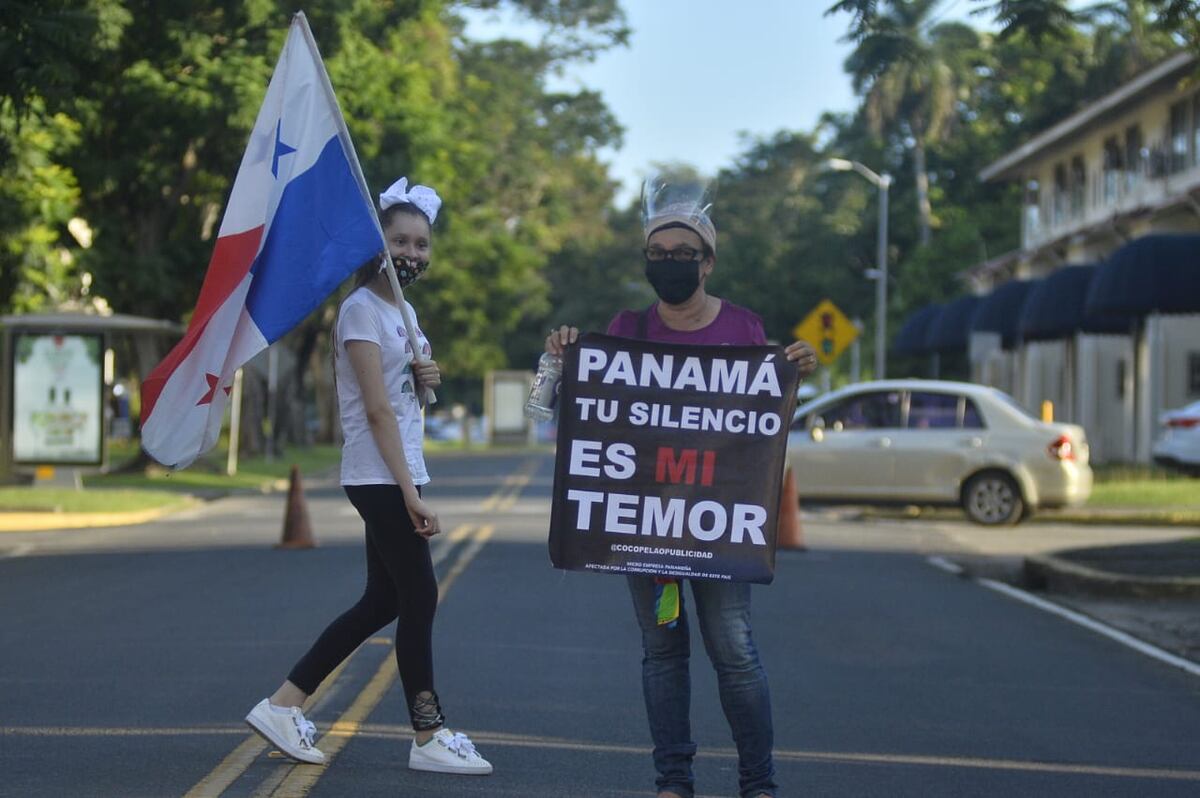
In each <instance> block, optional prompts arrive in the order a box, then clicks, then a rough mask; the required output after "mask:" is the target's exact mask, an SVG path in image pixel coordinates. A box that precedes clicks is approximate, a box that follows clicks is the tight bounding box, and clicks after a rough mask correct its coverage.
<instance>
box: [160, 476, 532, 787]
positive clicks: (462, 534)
mask: <svg viewBox="0 0 1200 798" xmlns="http://www.w3.org/2000/svg"><path fill="white" fill-rule="evenodd" d="M536 468H537V460H534V459H531V460H528V461H527V462H526V463H525V464H524V466H522V468H521V469H520V470H519V471H518V472H517V473H516V474H511V475H509V476H508V477H506V478H505V480H504V483H503V484H502V485H501V487H500V488H498V489H497V490H496V491H495V492H494V493H493V494H492V495H491V496H489V497H488V498H487V499H486V500H484V502H483V503H482V504H481V505H480V509H481V510H483V511H485V512H486V511H489V510H494V509H496V508H497V505H498V504H499V502H500V499H501V498H502V497H503V498H506V499H508V500H509V503H508V505H507V506H510V507H511V506H512V503H514V502H515V501H516V496H517V494H519V493H520V491H521V489H522V487H524V486H525V485H527V484H528V483H529V479H530V476H531V475H532V473H533V471H534V470H535V469H536ZM473 529H475V527H474V525H472V524H461V525H459V526H457V527H455V528H454V529H453V530H452V531H451V532H450V534H449V535H447V536H446V538H445V539H444V540H445V543H443V544H441V545H440V546H439V547H438V548H436V549H435V550H434V551H433V553H432V556H433V564H434V565H438V564H439V563H440V562H441V561H442V560H443V559H445V558H446V557H447V556H448V555H449V553H450V551H451V549H452V548H453V545H454V544H456V543H458V542H460V541H461V540H463V539H465V538H467V537H468V536H469V535H470V534H471V532H472V530H473ZM494 531H495V527H494V526H491V525H487V526H483V527H480V528H479V529H478V531H477V532H476V533H475V535H474V540H473V541H472V543H471V544H470V545H469V546H467V547H466V548H465V549H464V550H463V552H462V554H461V555H460V556H459V558H458V560H457V561H456V562H455V564H454V566H453V567H452V568H451V569H450V572H449V573H447V574H446V577H445V578H444V579H443V580H442V581H441V583H440V584H439V585H438V601H439V603H440V602H441V600H442V598H443V597H444V596H445V595H446V591H447V590H449V589H450V586H451V585H452V584H453V583H454V580H455V579H457V578H458V576H459V574H461V573H462V572H463V570H464V569H465V568H466V567H467V565H469V564H470V562H471V560H472V559H474V557H475V555H476V554H477V553H478V552H479V549H481V548H482V547H483V545H484V543H486V542H487V541H488V539H490V538H491V536H492V533H493V532H494ZM371 642H375V640H374V639H373V640H372V641H371ZM351 656H353V655H351ZM349 661H350V657H347V658H346V659H345V660H344V661H343V662H342V663H341V664H340V665H339V666H338V667H337V669H336V670H334V672H333V673H331V674H330V675H329V678H327V679H326V680H325V682H324V684H322V686H321V688H320V689H319V690H318V691H317V695H318V696H320V695H322V694H323V691H324V690H325V688H327V687H329V686H331V685H332V684H333V683H334V682H335V681H336V680H337V677H338V676H339V675H340V674H341V671H342V669H343V668H344V667H345V666H346V663H347V662H349ZM388 672H390V673H391V676H390V678H389V679H388V680H387V684H386V685H384V686H383V688H382V689H381V690H380V692H379V695H378V696H374V697H373V700H370V701H364V696H367V694H368V691H371V690H373V689H374V688H373V685H375V681H376V679H382V678H384V677H382V676H381V674H382V673H388ZM396 676H397V674H396V672H395V667H394V666H393V665H392V660H391V658H388V659H386V660H384V663H383V664H382V665H381V666H380V669H379V670H378V671H376V673H375V676H373V677H372V679H371V682H369V683H368V684H367V687H366V688H364V689H363V691H362V693H360V694H359V696H358V697H357V698H356V699H355V701H354V703H353V704H352V705H351V707H350V709H348V710H346V712H345V713H343V715H342V717H341V718H339V719H338V721H337V722H335V724H334V729H337V728H338V726H337V724H338V723H340V722H342V720H343V719H346V718H347V716H348V715H350V713H351V711H353V710H355V708H356V707H358V706H359V704H360V702H363V706H366V705H367V703H369V706H367V708H366V715H369V714H370V712H371V711H372V710H374V708H375V706H376V705H378V703H379V701H380V699H382V697H383V693H384V692H386V691H387V688H388V687H390V686H391V684H392V681H394V680H395V678H396ZM314 706H315V704H314ZM310 711H311V710H310ZM366 715H364V716H363V717H364V718H365V717H366ZM347 722H355V723H357V722H359V721H353V718H352V717H351V719H350V720H348V721H347ZM351 736H353V734H352V733H350V734H345V729H343V730H342V733H341V734H340V735H339V736H336V737H335V736H334V732H333V730H331V731H330V733H329V734H327V735H325V737H322V738H321V740H322V742H321V748H322V750H323V751H324V752H325V755H326V765H325V766H324V767H328V766H329V763H330V762H331V761H332V759H333V756H332V753H331V752H330V749H329V746H332V745H336V748H335V749H334V750H335V751H340V750H341V748H342V746H344V745H345V742H340V744H339V741H341V740H349V738H350V737H351ZM326 737H328V738H330V739H329V743H328V744H327V743H326V742H325V738H326ZM266 748H267V744H266V742H265V741H263V740H262V739H261V738H260V737H259V736H258V735H251V736H250V737H248V738H247V739H246V740H244V741H243V742H242V743H241V744H240V745H239V746H238V747H237V748H235V749H234V750H233V751H232V752H231V753H230V754H229V755H228V756H227V757H225V759H223V760H222V761H221V762H220V763H219V764H218V765H217V766H216V767H215V768H214V769H213V770H212V772H210V773H209V774H208V775H207V776H205V777H204V778H203V779H201V781H200V782H199V783H197V784H196V786H195V787H193V788H192V789H191V790H189V791H188V792H187V793H186V794H185V795H184V798H217V796H220V795H221V793H223V792H224V791H225V790H227V789H228V788H229V787H230V785H232V784H233V782H235V781H237V779H238V778H240V777H241V776H242V774H243V773H245V772H246V771H247V770H248V769H249V768H250V765H251V764H252V763H253V761H254V760H255V759H256V758H257V757H258V756H259V755H260V754H261V753H262V752H263V751H264V750H266ZM289 767H291V768H292V771H293V772H292V773H289V775H288V777H287V778H286V779H284V781H283V782H282V783H281V784H279V786H278V787H277V788H276V789H275V793H278V794H279V795H281V796H282V795H287V796H291V795H294V794H295V795H303V794H305V793H307V792H308V790H309V789H311V788H312V784H315V783H316V781H317V779H318V778H320V776H321V774H322V773H323V772H324V767H316V766H313V765H305V766H302V767H297V766H295V765H290V766H289ZM303 772H308V773H311V774H312V776H311V782H308V783H307V786H304V787H296V789H300V790H302V791H301V792H298V793H292V792H282V793H280V792H279V790H281V789H284V788H285V786H287V785H292V784H293V783H292V781H291V779H292V776H293V775H296V774H299V773H303ZM305 778H306V779H307V778H309V777H305ZM297 779H299V777H298V776H297ZM269 781H271V782H273V781H274V779H270V780H269ZM264 786H265V785H264ZM293 786H294V785H293ZM288 789H292V787H288ZM256 795H257V792H256Z"/></svg>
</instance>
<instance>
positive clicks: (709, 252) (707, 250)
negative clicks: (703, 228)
mask: <svg viewBox="0 0 1200 798" xmlns="http://www.w3.org/2000/svg"><path fill="white" fill-rule="evenodd" d="M672 227H678V228H679V229H680V230H688V231H690V232H692V233H696V229H695V228H694V227H692V226H691V225H686V224H684V223H683V222H667V223H666V224H664V225H663V226H662V227H656V228H654V229H653V230H651V231H650V235H649V236H646V238H649V237H650V236H652V235H654V234H655V233H657V232H658V231H659V230H670V229H671V228H672ZM696 235H697V236H699V235H700V234H699V233H696ZM700 251H701V253H703V255H704V257H706V258H711V257H712V256H713V254H714V253H713V249H712V247H710V246H709V245H708V242H707V241H705V240H704V239H703V238H701V239H700Z"/></svg>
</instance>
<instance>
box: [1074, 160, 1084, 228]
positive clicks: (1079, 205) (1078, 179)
mask: <svg viewBox="0 0 1200 798" xmlns="http://www.w3.org/2000/svg"><path fill="white" fill-rule="evenodd" d="M1086 197H1087V170H1086V169H1085V168H1084V165H1083V156H1082V155H1076V156H1075V157H1074V158H1072V159H1071V218H1073V219H1074V218H1078V217H1080V216H1083V204H1084V199H1085V198H1086Z"/></svg>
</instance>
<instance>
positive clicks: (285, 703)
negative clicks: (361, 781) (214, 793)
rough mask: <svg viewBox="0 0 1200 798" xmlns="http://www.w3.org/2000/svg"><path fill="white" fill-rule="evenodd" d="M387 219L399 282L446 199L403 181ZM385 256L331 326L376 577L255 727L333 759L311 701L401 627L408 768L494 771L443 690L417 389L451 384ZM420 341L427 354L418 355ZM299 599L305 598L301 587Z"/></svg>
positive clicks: (261, 708) (260, 712)
mask: <svg viewBox="0 0 1200 798" xmlns="http://www.w3.org/2000/svg"><path fill="white" fill-rule="evenodd" d="M379 203H380V224H381V226H382V228H383V232H384V237H385V238H386V239H387V244H388V249H389V251H390V253H391V256H392V259H393V261H395V265H396V276H397V278H398V279H399V281H400V285H401V287H404V286H406V285H408V284H410V283H412V282H414V281H415V280H416V279H417V278H418V277H419V276H420V275H421V274H422V273H423V272H424V271H425V269H426V268H427V267H428V265H429V256H430V251H431V248H432V244H433V241H432V225H433V221H434V219H435V218H437V212H438V209H439V208H440V207H441V204H442V201H441V199H440V198H439V197H438V195H437V194H436V193H435V192H434V191H433V189H431V188H428V187H426V186H413V187H412V188H411V189H409V188H408V181H407V180H406V179H405V178H401V179H400V180H399V181H397V182H396V183H395V184H393V185H392V186H391V188H389V189H388V190H387V191H386V192H384V193H383V194H382V195H380V197H379ZM396 299H397V298H396V296H395V294H394V293H393V291H392V288H391V284H390V280H389V277H388V274H387V272H386V262H385V261H384V259H383V258H382V257H378V258H372V259H371V260H370V261H369V262H367V263H365V264H363V266H362V268H361V269H359V272H358V274H357V275H356V279H355V286H354V289H353V290H352V291H351V292H350V295H349V296H347V297H346V299H345V301H343V302H342V305H341V307H340V308H339V309H338V315H337V318H336V319H335V321H334V325H333V327H334V329H333V350H334V356H333V363H334V382H335V383H336V385H337V397H338V410H339V413H340V417H341V422H342V432H343V435H344V438H345V444H344V445H343V447H342V473H341V482H342V487H343V489H344V490H345V491H346V495H347V496H348V497H349V499H350V503H351V504H353V505H354V509H355V510H357V511H358V514H359V515H360V516H361V517H362V519H363V522H364V524H365V525H366V549H367V552H366V553H367V584H366V587H365V589H364V591H363V595H362V598H360V599H359V600H358V603H356V604H355V605H354V606H353V607H351V608H350V609H348V610H346V612H344V613H342V615H341V616H339V617H338V618H336V619H335V620H334V621H333V622H332V623H331V624H330V625H329V626H328V627H327V628H326V629H325V631H324V632H322V633H321V635H320V637H318V638H317V640H316V642H315V643H313V645H312V647H311V648H310V649H309V650H308V652H307V653H306V654H305V655H304V656H303V657H301V658H300V661H299V662H297V663H296V665H295V667H293V668H292V670H291V673H289V674H288V677H287V680H286V681H284V683H283V684H282V685H280V687H279V689H278V690H276V691H275V693H274V694H273V695H271V696H270V697H269V698H264V699H263V700H262V701H261V702H259V703H258V705H257V706H255V707H254V709H253V710H251V712H250V714H249V715H247V716H246V723H248V724H249V725H250V727H251V728H252V729H254V731H256V732H258V733H259V734H260V735H262V736H263V737H264V738H266V739H267V740H268V741H269V742H271V743H272V744H274V745H276V746H278V747H279V749H280V750H281V751H283V753H285V754H287V755H288V756H290V757H291V758H293V759H296V760H298V761H301V762H309V763H312V764H324V763H325V754H324V753H322V752H321V751H320V749H318V748H317V747H316V745H315V743H314V740H313V737H314V735H315V733H316V729H315V727H314V726H313V724H312V723H311V722H310V721H308V720H307V719H305V717H304V713H303V712H302V711H301V707H302V706H303V704H304V702H305V701H306V700H307V699H308V697H309V696H310V695H312V694H313V692H315V691H316V689H317V686H318V685H320V684H321V682H322V681H324V680H325V678H326V677H327V676H329V674H330V673H332V672H333V670H334V668H336V667H337V666H338V664H339V663H341V662H342V660H344V659H345V658H346V657H348V656H350V654H351V653H352V652H353V651H354V650H355V649H356V648H358V646H359V645H361V644H362V643H363V642H364V641H365V640H366V639H367V638H369V637H370V636H371V635H373V634H375V633H376V632H378V631H379V630H380V629H381V628H383V627H384V626H386V625H387V624H389V623H391V622H392V621H397V623H396V664H397V665H398V666H399V670H400V681H401V684H402V686H403V688H404V697H405V700H406V702H407V705H408V714H409V720H410V721H411V723H412V727H413V730H414V739H413V742H412V747H411V749H410V750H409V756H408V766H409V767H410V768H412V769H414V770H425V771H434V772H438V773H459V774H466V775H486V774H488V773H491V772H492V766H491V765H490V764H489V763H488V761H487V760H486V759H484V758H483V757H481V756H480V755H479V753H478V752H477V751H476V750H475V746H474V745H472V744H471V741H470V740H469V739H468V738H467V736H466V735H465V734H460V733H456V732H452V731H450V730H449V729H447V728H446V727H445V725H444V724H445V718H443V716H442V708H441V705H440V704H439V702H438V696H437V693H436V692H434V689H433V615H434V611H435V610H436V609H437V602H438V586H437V578H436V576H435V575H434V570H433V562H432V560H431V558H430V553H429V539H430V538H431V537H433V536H434V535H436V534H438V533H439V532H441V528H440V525H439V521H438V516H437V513H436V512H434V510H433V508H432V507H430V506H429V505H428V504H426V503H425V501H424V500H423V499H422V497H421V486H422V485H424V484H426V483H428V482H429V475H428V474H427V473H426V470H425V458H424V455H423V453H422V445H423V440H424V439H423V428H422V421H421V407H420V403H419V402H418V400H417V392H418V391H421V390H425V389H432V388H436V387H437V386H438V385H440V384H441V374H440V372H439V371H438V367H437V364H436V363H434V362H433V361H432V360H430V359H428V355H429V352H430V349H429V342H428V341H427V340H426V339H425V336H424V335H423V334H422V333H421V331H420V329H419V328H416V327H415V314H413V311H412V306H411V305H410V306H409V307H408V312H409V314H410V318H413V319H414V332H415V334H416V336H417V339H418V340H417V341H416V342H412V341H410V340H409V338H408V335H407V333H406V324H405V319H404V315H403V314H402V313H401V310H400V307H399V305H398V304H397V301H396ZM414 344H415V346H417V347H420V350H421V352H422V353H423V354H424V355H425V357H423V358H421V359H417V358H416V357H415V351H414ZM297 598H298V599H299V598H301V595H300V594H298V595H297Z"/></svg>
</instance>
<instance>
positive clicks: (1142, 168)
mask: <svg viewBox="0 0 1200 798" xmlns="http://www.w3.org/2000/svg"><path fill="white" fill-rule="evenodd" d="M1149 156H1150V153H1149V151H1148V150H1146V146H1145V144H1144V143H1143V142H1142V128H1141V127H1140V126H1139V125H1132V126H1130V127H1129V128H1128V129H1127V130H1126V131H1125V188H1126V189H1131V188H1133V187H1134V186H1136V185H1137V184H1138V183H1139V182H1141V178H1142V175H1144V174H1145V173H1146V166H1147V161H1148V160H1149Z"/></svg>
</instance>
